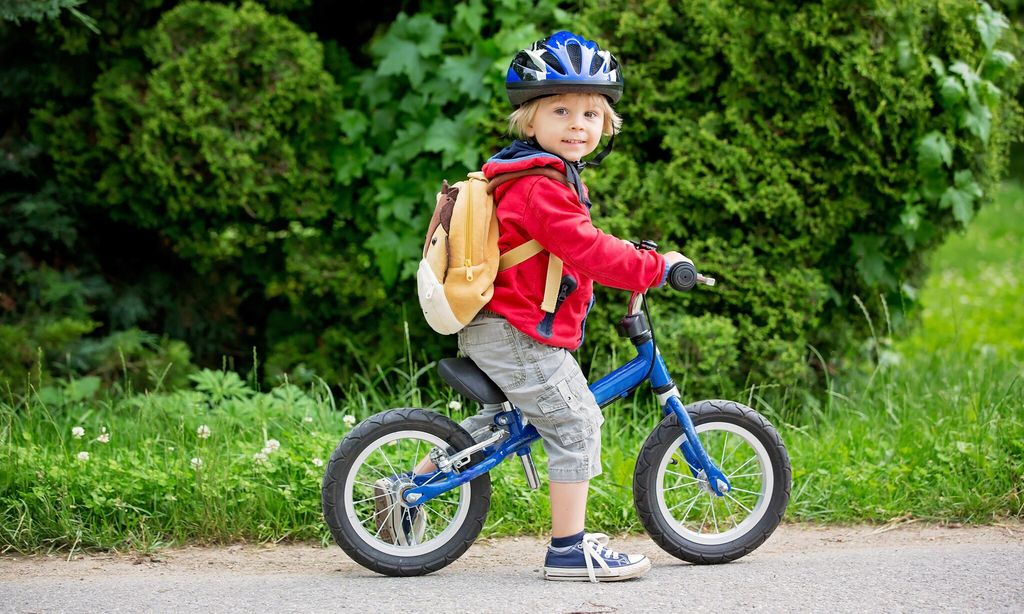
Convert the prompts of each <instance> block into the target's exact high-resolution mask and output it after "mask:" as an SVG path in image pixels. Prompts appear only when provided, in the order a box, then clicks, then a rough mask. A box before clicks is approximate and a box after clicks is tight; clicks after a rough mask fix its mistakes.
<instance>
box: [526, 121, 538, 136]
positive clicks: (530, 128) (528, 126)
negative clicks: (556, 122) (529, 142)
mask: <svg viewBox="0 0 1024 614" xmlns="http://www.w3.org/2000/svg"><path fill="white" fill-rule="evenodd" d="M523 134H525V135H526V136H527V138H531V139H532V138H533V137H535V136H537V131H536V130H534V129H533V123H532V122H531V123H529V124H526V130H523Z"/></svg>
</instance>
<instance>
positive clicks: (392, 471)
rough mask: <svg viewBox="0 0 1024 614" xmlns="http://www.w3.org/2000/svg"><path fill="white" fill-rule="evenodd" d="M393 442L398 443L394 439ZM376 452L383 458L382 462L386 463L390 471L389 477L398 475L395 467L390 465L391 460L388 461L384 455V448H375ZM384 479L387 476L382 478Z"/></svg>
mask: <svg viewBox="0 0 1024 614" xmlns="http://www.w3.org/2000/svg"><path fill="white" fill-rule="evenodd" d="M395 441H398V440H397V439H396V440H395ZM377 451H378V452H380V455H381V456H382V457H384V462H385V463H387V464H388V468H389V469H391V475H398V472H397V471H395V466H394V465H392V464H391V460H390V459H388V455H387V454H385V453H384V448H383V447H380V448H377ZM384 477H389V476H384Z"/></svg>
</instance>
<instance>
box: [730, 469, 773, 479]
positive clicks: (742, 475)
mask: <svg viewBox="0 0 1024 614" xmlns="http://www.w3.org/2000/svg"><path fill="white" fill-rule="evenodd" d="M762 475H764V474H763V473H761V472H760V471H758V472H757V473H741V474H740V475H733V474H726V475H725V477H727V478H729V479H730V480H734V479H736V478H752V477H758V476H762Z"/></svg>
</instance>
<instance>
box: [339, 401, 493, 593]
mask: <svg viewBox="0 0 1024 614" xmlns="http://www.w3.org/2000/svg"><path fill="white" fill-rule="evenodd" d="M413 442H417V443H415V447H414V444H413ZM473 443H474V442H473V438H472V437H471V436H470V434H469V433H467V432H466V431H465V429H463V428H462V427H460V426H459V425H458V424H455V423H454V422H452V421H451V420H449V419H448V418H446V417H445V416H442V415H440V414H437V413H434V412H431V411H427V410H424V409H415V408H404V409H393V410H389V411H385V412H382V413H379V414H376V415H374V416H371V417H369V418H367V419H366V420H364V421H363V422H362V423H360V424H359V425H358V426H357V427H356V428H354V429H353V430H352V432H351V433H349V434H348V435H347V436H346V437H345V438H344V439H342V440H341V443H339V444H338V448H337V449H336V450H335V451H334V453H333V454H332V455H331V460H330V462H329V463H328V464H327V469H326V470H325V472H324V479H323V488H322V489H321V501H322V503H323V511H324V519H325V520H326V521H327V526H328V527H330V529H331V535H333V536H334V541H335V542H337V544H338V545H339V546H341V548H342V550H344V551H345V553H346V554H348V555H349V556H350V557H352V560H354V561H356V562H357V563H359V564H360V565H362V566H364V567H366V568H367V569H370V570H372V571H375V572H377V573H381V574H385V575H389V576H420V575H423V574H427V573H430V572H433V571H437V570H438V569H441V568H442V567H445V566H446V565H448V564H450V563H452V562H453V561H455V560H456V559H458V558H459V557H460V556H462V553H464V552H465V551H466V549H468V548H469V546H470V545H472V543H473V542H474V541H475V540H476V538H477V535H479V534H480V529H481V528H483V525H484V521H485V520H486V518H487V510H488V508H489V507H490V501H491V477H490V474H489V473H485V474H483V475H481V476H479V477H478V478H476V479H474V480H472V481H471V482H468V483H466V484H463V485H462V486H461V487H458V488H455V489H453V490H451V491H448V492H446V493H444V494H442V495H440V496H439V497H436V498H434V499H432V500H430V501H428V502H426V503H425V504H423V506H421V508H426V509H427V510H428V513H429V512H430V511H431V509H433V513H429V515H427V516H426V518H427V521H426V522H427V523H428V524H427V526H426V527H425V533H424V538H427V539H425V541H423V542H422V543H419V544H415V545H411V546H402V545H397V544H396V543H388V542H386V541H384V540H382V539H380V537H379V534H380V531H379V530H378V531H377V533H376V534H375V533H374V532H373V528H374V527H375V526H376V525H375V523H374V511H373V510H374V507H373V501H372V500H373V499H374V498H375V497H376V492H375V491H373V490H372V482H373V481H374V480H377V479H379V478H380V477H385V476H384V473H388V472H394V471H408V470H411V469H412V468H413V467H414V466H415V464H416V463H417V461H418V460H419V459H420V458H423V457H425V456H426V455H427V454H428V453H429V452H430V449H431V447H441V448H442V449H445V448H449V449H453V450H463V449H465V448H468V447H469V446H471V445H473ZM384 446H387V448H386V449H385V448H384ZM378 457H380V458H382V459H383V461H384V462H383V463H379V462H378V460H379V459H378ZM479 460H480V458H478V457H474V458H473V460H472V462H473V463H476V462H479ZM367 497H369V498H367ZM377 498H379V497H377ZM432 504H436V505H438V506H440V505H446V506H447V507H444V508H441V509H443V510H445V511H444V512H441V513H438V512H440V509H438V508H436V507H435V508H431V505H432ZM449 520H450V521H451V522H448V521H449ZM432 525H433V533H431V526H432Z"/></svg>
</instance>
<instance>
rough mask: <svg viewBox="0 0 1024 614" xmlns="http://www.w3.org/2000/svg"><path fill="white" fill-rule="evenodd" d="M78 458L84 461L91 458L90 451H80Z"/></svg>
mask: <svg viewBox="0 0 1024 614" xmlns="http://www.w3.org/2000/svg"><path fill="white" fill-rule="evenodd" d="M78 460H80V461H82V462H83V463H84V462H85V461H87V460H89V453H88V452H79V453H78Z"/></svg>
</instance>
